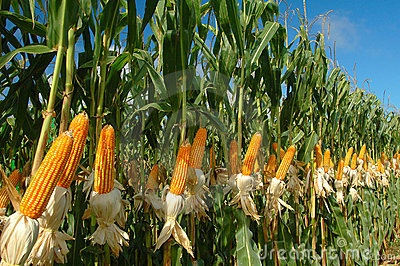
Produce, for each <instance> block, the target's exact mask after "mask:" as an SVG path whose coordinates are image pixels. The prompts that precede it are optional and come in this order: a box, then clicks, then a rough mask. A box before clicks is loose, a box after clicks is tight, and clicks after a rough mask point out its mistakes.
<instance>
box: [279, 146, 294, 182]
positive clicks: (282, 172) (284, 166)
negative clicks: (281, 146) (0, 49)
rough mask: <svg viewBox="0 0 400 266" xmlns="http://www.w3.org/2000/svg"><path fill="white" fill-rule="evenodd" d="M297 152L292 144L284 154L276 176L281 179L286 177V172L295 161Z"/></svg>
mask: <svg viewBox="0 0 400 266" xmlns="http://www.w3.org/2000/svg"><path fill="white" fill-rule="evenodd" d="M295 152H296V148H295V147H294V146H293V145H292V146H290V147H289V149H288V150H287V152H286V154H285V155H284V156H283V159H282V162H281V164H280V165H279V168H278V170H277V171H276V178H277V179H279V180H283V179H285V176H286V173H287V171H288V170H289V166H290V164H291V163H292V161H293V157H294V154H295Z"/></svg>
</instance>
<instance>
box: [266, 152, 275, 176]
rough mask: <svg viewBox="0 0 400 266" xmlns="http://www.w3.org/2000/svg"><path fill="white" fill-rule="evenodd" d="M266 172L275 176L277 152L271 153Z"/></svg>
mask: <svg viewBox="0 0 400 266" xmlns="http://www.w3.org/2000/svg"><path fill="white" fill-rule="evenodd" d="M265 173H267V174H268V175H272V176H275V173H276V156H275V154H271V156H269V159H268V163H267V166H266V168H265Z"/></svg>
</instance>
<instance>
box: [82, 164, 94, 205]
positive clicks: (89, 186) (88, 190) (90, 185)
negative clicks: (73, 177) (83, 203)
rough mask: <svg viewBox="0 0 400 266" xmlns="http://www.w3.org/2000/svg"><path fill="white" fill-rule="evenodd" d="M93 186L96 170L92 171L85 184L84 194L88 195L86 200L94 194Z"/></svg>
mask: <svg viewBox="0 0 400 266" xmlns="http://www.w3.org/2000/svg"><path fill="white" fill-rule="evenodd" d="M93 184H94V169H93V170H92V172H91V173H90V175H89V176H88V177H87V179H86V181H85V183H83V189H82V192H85V193H86V199H88V198H89V195H90V194H91V193H92V190H93Z"/></svg>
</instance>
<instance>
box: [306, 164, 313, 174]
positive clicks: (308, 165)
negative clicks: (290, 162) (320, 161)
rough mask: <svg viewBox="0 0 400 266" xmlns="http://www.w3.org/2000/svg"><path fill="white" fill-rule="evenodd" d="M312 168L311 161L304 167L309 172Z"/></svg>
mask: <svg viewBox="0 0 400 266" xmlns="http://www.w3.org/2000/svg"><path fill="white" fill-rule="evenodd" d="M314 167H315V165H314ZM310 168H311V164H310V163H308V164H307V165H306V168H304V173H306V174H307V173H308V171H310Z"/></svg>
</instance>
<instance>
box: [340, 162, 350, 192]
mask: <svg viewBox="0 0 400 266" xmlns="http://www.w3.org/2000/svg"><path fill="white" fill-rule="evenodd" d="M350 171H351V168H350V166H345V167H343V177H342V182H343V187H347V186H348V185H349V178H350Z"/></svg>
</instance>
